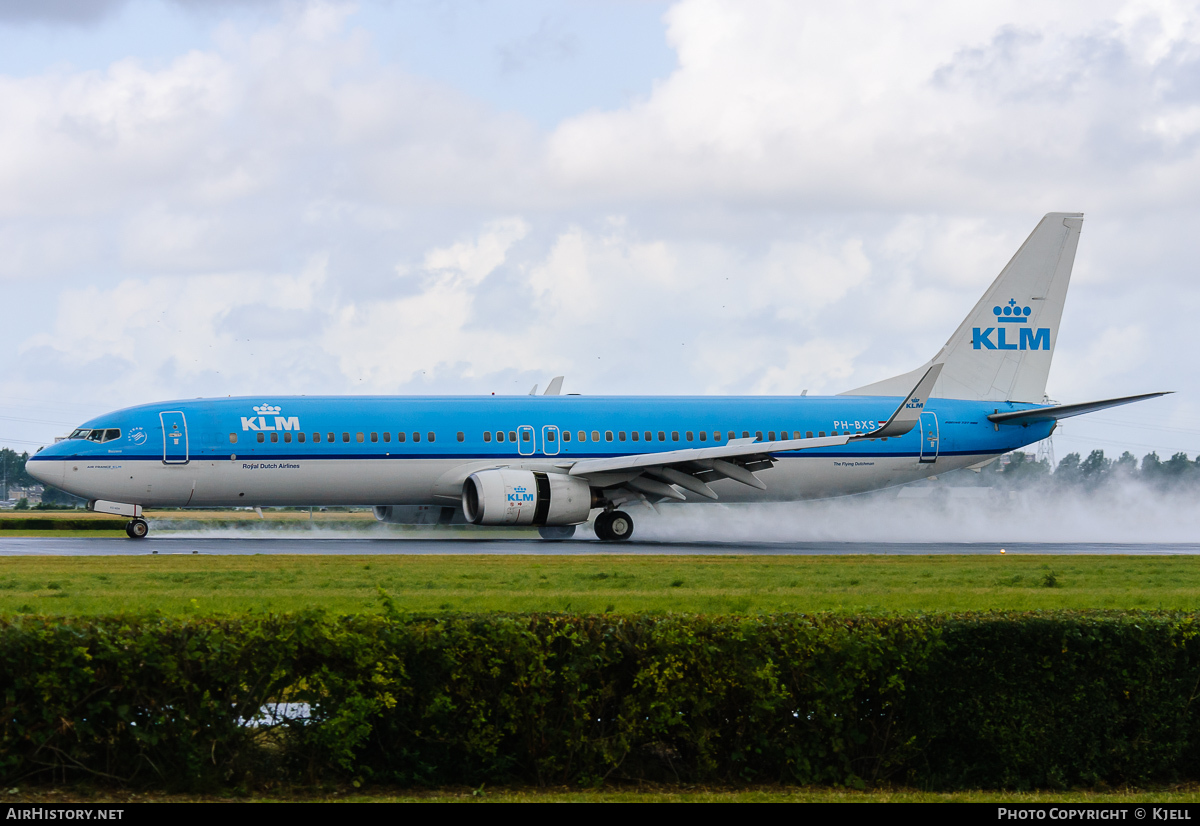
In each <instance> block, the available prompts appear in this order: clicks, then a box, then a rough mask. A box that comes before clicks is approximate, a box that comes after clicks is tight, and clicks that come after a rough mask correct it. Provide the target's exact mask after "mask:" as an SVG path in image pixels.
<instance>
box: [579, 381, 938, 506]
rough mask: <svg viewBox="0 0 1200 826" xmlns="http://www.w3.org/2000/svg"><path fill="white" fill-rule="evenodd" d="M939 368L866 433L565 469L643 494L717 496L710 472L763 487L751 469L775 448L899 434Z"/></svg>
mask: <svg viewBox="0 0 1200 826" xmlns="http://www.w3.org/2000/svg"><path fill="white" fill-rule="evenodd" d="M941 370H942V365H941V364H934V365H932V366H931V367H929V369H928V370H926V371H925V374H924V375H923V376H922V377H921V379H920V380H919V381H918V382H917V386H916V387H914V388H913V390H912V392H911V393H909V394H908V395H907V396H906V397H905V398H904V400H903V401H902V402H900V406H899V407H897V408H896V410H895V412H893V413H892V415H891V417H889V418H888V420H887V421H886V422H884V423H883V424H882V425H880V426H879V427H877V428H876V429H875V430H872V431H870V432H868V433H845V434H841V435H838V436H818V437H816V438H812V439H779V440H776V441H770V442H766V441H757V440H755V439H731V440H729V442H728V443H726V444H724V445H718V446H714V447H700V448H686V449H683V450H668V451H665V452H661V453H634V454H629V455H625V456H613V457H608V458H603V459H582V460H580V461H578V462H575V463H573V464H572V465H570V469H569V471H568V473H570V475H572V476H580V477H583V478H587V479H589V480H594V481H595V482H597V483H600V484H603V483H605V482H608V483H611V485H612V486H624V487H628V488H631V489H633V490H635V491H638V492H639V493H641V494H650V495H653V496H658V497H667V498H670V499H680V500H682V499H684V498H685V497H684V496H683V494H681V493H680V492H679V491H678V490H676V489H675V488H674V487H672V486H673V485H678V486H679V487H682V488H685V489H687V490H690V491H692V492H693V493H696V494H699V495H700V496H704V497H706V498H709V499H716V498H717V494H716V492H714V491H713V490H712V488H710V487H709V486H708V485H707V484H706V482H707V481H711V480H712V479H714V478H726V479H733V480H734V481H737V482H741V483H742V484H745V485H750V486H751V487H755V488H758V489H759V490H766V484H764V483H763V481H762V480H761V479H759V478H758V477H757V476H755V475H754V473H753V471H754V470H760V469H762V468H764V467H770V466H771V465H772V464H773V463H774V460H773V459H772V458H771V454H773V453H783V452H790V451H799V450H812V449H814V448H818V447H834V446H837V445H844V444H846V443H848V442H854V441H861V440H863V439H879V438H887V437H895V436H903V435H904V434H905V433H907V432H908V431H910V430H912V429H913V427H915V426H916V424H917V422H918V421H919V420H920V417H921V410H922V409H924V407H925V401H926V399H927V398H928V396H929V393H930V391H932V390H933V385H934V383H935V382H937V379H938V375H939V374H940V373H941ZM560 467H562V465H560ZM605 486H608V485H605Z"/></svg>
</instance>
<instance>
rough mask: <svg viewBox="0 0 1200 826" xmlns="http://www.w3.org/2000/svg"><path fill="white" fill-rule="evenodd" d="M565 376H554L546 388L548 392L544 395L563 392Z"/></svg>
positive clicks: (554, 394)
mask: <svg viewBox="0 0 1200 826" xmlns="http://www.w3.org/2000/svg"><path fill="white" fill-rule="evenodd" d="M563 378H564V377H563V376H555V377H554V378H552V379H550V384H549V386H548V387H547V388H546V392H545V393H543V394H542V395H543V396H557V395H558V394H559V393H561V392H562V383H563Z"/></svg>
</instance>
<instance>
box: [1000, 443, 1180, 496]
mask: <svg viewBox="0 0 1200 826" xmlns="http://www.w3.org/2000/svg"><path fill="white" fill-rule="evenodd" d="M987 471H990V473H988V472H987ZM984 475H985V476H986V477H990V478H988V480H987V481H983V480H981V481H983V484H989V485H994V484H998V485H1001V486H1003V487H1011V488H1025V487H1039V486H1045V487H1053V488H1071V489H1082V490H1097V489H1100V488H1102V487H1106V486H1109V485H1116V484H1129V483H1137V484H1143V485H1149V486H1151V487H1154V488H1158V489H1160V490H1164V491H1168V490H1184V489H1196V488H1200V456H1197V457H1196V459H1194V460H1192V459H1189V458H1188V455H1187V454H1186V453H1182V452H1181V453H1176V454H1175V455H1174V456H1172V457H1171V458H1170V459H1167V460H1166V461H1163V460H1162V459H1161V458H1159V455H1158V454H1157V453H1154V452H1151V453H1147V454H1146V455H1145V456H1143V457H1142V459H1141V462H1139V461H1138V459H1137V457H1136V456H1134V455H1133V454H1132V453H1130V452H1129V451H1125V452H1124V453H1122V454H1121V456H1120V458H1117V459H1109V458H1108V457H1107V456H1105V455H1104V451H1103V450H1093V451H1092V452H1091V453H1089V454H1088V455H1087V458H1086V459H1084V458H1081V456H1080V454H1078V453H1068V454H1067V455H1066V456H1064V457H1063V458H1062V461H1060V462H1059V463H1058V466H1057V467H1055V468H1053V470H1051V468H1050V463H1049V462H1048V461H1047V460H1045V459H1042V460H1040V461H1037V460H1035V459H1034V457H1033V456H1032V455H1030V454H1027V453H1023V452H1021V451H1019V450H1018V451H1016V452H1014V453H1011V454H1009V461H1008V463H1007V464H1002V463H1000V462H997V463H995V464H993V465H991V466H990V467H989V468H987V469H986V471H985V474H984Z"/></svg>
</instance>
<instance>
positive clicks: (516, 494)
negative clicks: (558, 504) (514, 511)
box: [508, 486, 533, 504]
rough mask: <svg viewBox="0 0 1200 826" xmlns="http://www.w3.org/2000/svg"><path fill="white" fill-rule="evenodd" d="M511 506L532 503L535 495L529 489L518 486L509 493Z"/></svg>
mask: <svg viewBox="0 0 1200 826" xmlns="http://www.w3.org/2000/svg"><path fill="white" fill-rule="evenodd" d="M508 501H509V504H519V503H521V502H532V501H533V494H532V493H529V492H528V488H525V487H522V486H517V487H515V488H513V489H512V490H511V491H509V493H508Z"/></svg>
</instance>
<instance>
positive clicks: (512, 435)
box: [508, 430, 517, 442]
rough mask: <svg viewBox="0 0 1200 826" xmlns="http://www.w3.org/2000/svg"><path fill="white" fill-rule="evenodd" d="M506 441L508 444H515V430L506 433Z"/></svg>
mask: <svg viewBox="0 0 1200 826" xmlns="http://www.w3.org/2000/svg"><path fill="white" fill-rule="evenodd" d="M508 440H509V441H510V442H515V441H516V440H517V431H515V430H510V431H508Z"/></svg>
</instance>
